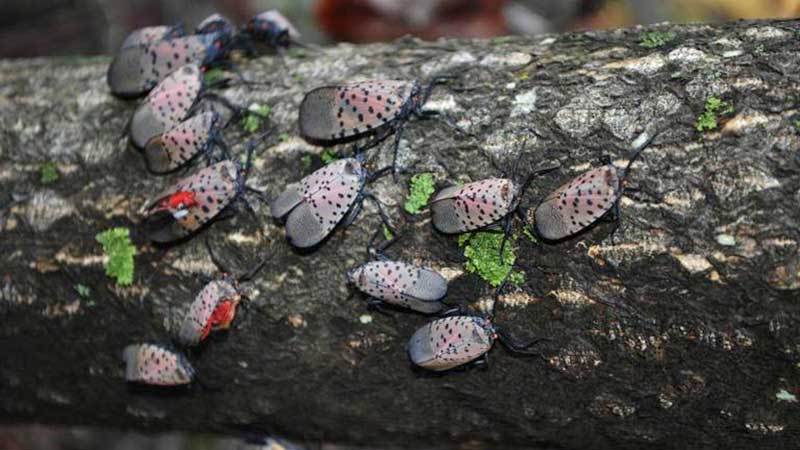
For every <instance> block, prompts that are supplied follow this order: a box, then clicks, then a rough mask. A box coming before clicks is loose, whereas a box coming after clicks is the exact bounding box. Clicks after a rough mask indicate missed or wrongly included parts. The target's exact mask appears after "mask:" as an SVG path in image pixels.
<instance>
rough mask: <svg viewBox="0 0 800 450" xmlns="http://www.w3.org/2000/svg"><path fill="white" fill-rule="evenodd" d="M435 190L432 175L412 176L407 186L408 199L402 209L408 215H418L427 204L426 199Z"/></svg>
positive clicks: (419, 174) (420, 174)
mask: <svg viewBox="0 0 800 450" xmlns="http://www.w3.org/2000/svg"><path fill="white" fill-rule="evenodd" d="M435 190H436V189H435V188H434V186H433V174H432V173H418V174H416V175H414V176H413V177H411V182H410V183H409V185H408V198H406V202H405V204H404V205H403V208H404V209H405V210H406V212H408V213H409V214H419V212H420V211H421V210H422V208H424V207H425V205H427V204H428V199H429V198H430V197H431V195H433V193H434V191H435Z"/></svg>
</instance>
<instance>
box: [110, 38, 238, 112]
mask: <svg viewBox="0 0 800 450" xmlns="http://www.w3.org/2000/svg"><path fill="white" fill-rule="evenodd" d="M231 47H232V41H231V37H230V36H229V35H228V34H227V33H226V32H225V31H215V32H208V33H201V34H193V35H190V36H178V37H170V36H166V37H165V38H162V39H156V40H144V41H142V40H138V41H136V42H134V43H133V44H132V45H129V46H127V47H123V48H121V49H120V50H119V51H118V52H117V54H116V55H115V57H114V60H113V61H112V62H111V65H110V66H109V68H108V76H107V81H108V86H109V87H110V88H111V93H113V94H114V95H117V96H119V97H138V96H140V95H143V94H146V93H147V92H149V91H150V90H151V89H153V87H155V86H156V85H157V84H158V83H159V82H160V81H161V80H163V79H164V78H165V77H167V76H168V75H169V74H170V73H172V72H173V71H175V70H177V69H179V68H181V67H182V66H185V65H187V64H196V65H198V66H200V67H204V68H208V67H212V66H213V65H216V64H220V63H221V62H222V61H224V59H225V58H226V57H227V55H228V52H229V51H230V50H231Z"/></svg>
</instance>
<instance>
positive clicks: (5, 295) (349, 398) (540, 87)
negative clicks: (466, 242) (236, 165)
mask: <svg viewBox="0 0 800 450" xmlns="http://www.w3.org/2000/svg"><path fill="white" fill-rule="evenodd" d="M647 31H660V32H671V33H674V40H672V41H670V42H668V43H667V44H666V45H664V46H662V47H658V48H653V49H648V48H645V47H643V46H641V45H640V40H641V38H642V35H643V33H645V32H647ZM798 36H800V22H799V21H795V20H792V21H765V22H736V23H731V24H724V25H713V26H712V25H658V26H655V27H652V28H637V29H622V30H610V31H592V32H585V33H574V34H565V35H552V36H540V37H534V38H524V37H514V38H503V39H495V40H489V41H485V40H484V41H480V40H476V41H469V40H458V41H456V40H440V41H436V42H421V41H417V40H413V39H403V40H400V41H398V42H395V43H391V44H380V45H368V46H353V45H345V44H342V45H338V46H336V47H332V48H325V49H319V50H309V51H304V52H302V53H301V52H290V53H289V55H287V56H286V57H285V58H284V61H283V62H282V61H281V60H280V59H279V58H276V57H263V58H260V59H257V60H251V61H241V62H240V66H241V69H242V71H243V73H244V76H245V77H247V78H248V79H252V80H258V81H261V82H265V83H267V84H266V85H263V86H254V87H252V88H247V87H244V86H241V85H239V86H234V87H231V88H228V89H226V90H223V91H221V93H222V94H223V95H225V96H227V97H228V98H230V99H231V100H232V101H235V102H238V103H240V104H249V103H251V102H258V103H261V104H265V105H269V106H270V107H272V113H271V119H272V122H273V124H274V128H275V133H274V134H273V135H272V136H271V137H269V138H268V139H267V143H266V144H263V145H262V146H261V147H259V152H258V154H257V157H256V159H255V166H254V167H255V168H254V170H253V172H252V174H251V176H250V179H249V181H248V184H250V185H252V186H254V187H256V188H259V189H263V190H266V192H267V193H268V195H269V196H270V198H274V197H275V196H276V195H277V194H278V193H279V192H281V191H282V189H283V187H284V186H285V185H286V184H287V183H290V182H294V181H296V180H298V179H299V178H300V177H301V176H303V175H305V174H307V173H309V172H310V171H311V170H313V169H314V168H315V167H317V166H318V165H319V164H321V162H320V160H319V158H318V157H317V156H314V157H313V158H312V159H311V164H310V167H309V166H308V164H306V163H307V162H308V160H306V162H305V163H304V159H303V158H302V157H303V156H304V155H306V154H312V155H318V154H319V153H320V151H321V148H319V147H314V146H311V145H309V144H306V143H305V142H303V141H302V139H300V138H299V137H296V129H297V128H296V117H297V107H298V105H299V103H300V101H301V99H302V96H303V94H304V92H306V91H308V90H309V89H311V88H313V87H315V86H318V85H323V84H331V83H334V82H339V81H347V80H354V79H359V78H360V79H363V78H406V79H420V80H425V79H428V78H430V77H432V76H433V75H435V74H441V73H456V74H459V75H461V80H460V81H457V82H455V83H452V84H450V86H449V88H448V87H447V86H443V87H437V88H436V90H435V91H434V95H433V97H432V98H431V100H430V102H429V103H428V105H427V106H426V108H427V109H429V110H432V111H437V112H440V113H445V114H447V115H448V116H451V117H453V118H454V119H455V120H456V122H457V123H458V125H459V126H461V127H463V128H465V129H467V130H468V131H469V132H470V133H472V134H474V137H470V136H466V135H463V134H459V133H457V132H455V131H453V130H452V129H450V128H448V127H446V126H444V125H442V123H441V122H440V121H436V120H416V119H413V120H411V121H410V122H409V124H408V126H407V127H406V129H405V133H404V135H403V140H402V145H401V152H400V162H401V164H402V165H403V166H405V167H409V168H412V170H413V171H414V172H425V171H429V172H433V173H434V174H435V176H436V178H437V182H438V184H439V186H445V185H447V184H451V183H454V182H457V181H469V180H478V179H481V178H485V177H488V176H499V175H501V172H500V171H501V170H502V169H509V168H511V167H512V166H513V165H514V161H515V160H516V158H517V155H518V154H519V152H520V151H521V149H522V147H523V143H524V157H523V159H522V164H521V172H522V173H525V171H526V170H531V169H533V168H534V167H539V166H542V165H545V164H551V163H559V164H560V166H561V168H560V169H559V171H557V172H555V173H551V174H548V175H544V176H541V177H538V178H536V179H535V180H534V182H533V183H532V185H531V186H530V188H529V189H528V191H527V192H526V194H525V197H524V199H523V205H522V207H523V208H527V210H528V212H529V213H530V212H532V210H533V207H535V205H536V204H537V203H538V202H539V201H541V199H542V198H544V196H546V195H547V194H548V193H549V192H551V191H552V190H553V189H555V188H557V187H558V186H560V185H561V184H563V183H564V182H566V181H567V180H569V179H571V178H572V177H574V176H576V175H577V174H579V173H580V172H582V171H584V170H586V169H588V168H589V167H591V166H592V165H597V164H599V163H598V159H599V157H600V156H601V155H604V154H609V155H611V157H612V159H613V160H614V161H616V163H617V165H618V166H619V165H622V164H623V163H624V161H625V159H626V156H627V154H626V153H625V152H624V150H623V149H624V148H626V147H628V146H629V145H630V143H631V142H632V141H633V140H634V139H635V138H636V137H637V136H639V134H640V133H642V132H643V131H645V130H650V129H651V128H653V127H656V126H659V127H661V128H662V129H663V131H662V132H661V134H659V135H658V137H657V138H656V139H655V141H654V142H653V144H652V145H651V147H650V148H649V149H648V150H646V151H645V153H644V157H643V158H642V160H640V161H638V162H637V163H636V164H635V165H634V166H633V169H632V171H631V176H630V184H631V185H632V186H634V187H636V188H638V189H639V191H638V192H636V191H632V192H630V195H628V196H626V197H625V199H624V201H623V202H622V220H623V221H622V227H621V229H620V231H619V232H618V233H617V236H616V238H615V241H614V242H613V243H612V242H611V239H610V238H609V232H610V230H611V225H610V224H607V223H601V224H599V225H598V226H596V227H594V228H592V229H591V230H589V231H588V232H586V233H584V234H581V235H579V236H576V237H574V238H571V239H568V240H566V241H564V242H560V243H556V244H551V243H543V242H536V241H532V240H529V239H527V238H524V237H520V239H519V240H518V241H517V244H516V245H517V247H518V250H517V253H518V255H519V258H518V263H517V267H518V268H519V269H520V270H523V271H524V272H525V274H526V282H525V284H524V285H523V286H522V287H520V288H512V289H509V290H507V291H506V293H505V294H504V295H503V296H502V297H501V299H500V301H499V302H498V304H497V305H496V311H495V312H496V316H495V320H496V323H498V324H500V325H501V326H503V327H504V328H505V329H507V330H509V331H510V332H511V333H513V334H514V335H516V336H519V337H520V338H531V337H534V336H539V337H547V338H549V339H550V341H548V342H545V343H544V344H542V345H541V346H540V347H539V348H540V349H542V351H543V352H544V358H523V357H514V356H513V355H511V354H510V353H508V352H507V351H505V350H504V349H502V348H499V347H500V346H499V345H497V346H495V347H496V348H494V349H493V350H492V351H491V364H490V366H489V368H488V369H486V370H465V371H457V372H454V373H448V374H445V375H443V376H420V374H419V373H418V372H416V371H413V370H411V367H410V363H409V361H408V358H407V356H406V351H405V345H406V342H407V339H408V338H409V337H410V336H411V334H412V333H413V331H414V330H415V329H417V328H418V327H420V326H422V325H423V324H425V323H427V322H428V321H429V320H430V318H428V317H424V316H420V315H416V314H407V313H402V312H393V315H391V316H385V315H382V314H376V313H374V312H369V311H367V309H366V299H365V297H364V296H363V295H361V294H358V293H356V292H355V291H354V289H353V288H352V287H349V286H348V285H347V283H346V278H345V273H344V272H345V269H346V268H348V267H351V266H353V265H355V264H357V263H359V262H362V261H363V260H364V258H365V251H364V247H365V245H366V242H367V240H368V238H369V236H370V235H371V234H372V232H373V231H374V230H375V229H376V227H378V226H379V223H380V222H379V220H378V217H377V214H376V211H375V209H374V208H373V207H371V206H370V205H367V206H366V207H365V211H364V212H363V213H362V214H361V216H360V217H359V218H358V219H357V220H356V221H355V222H354V223H353V225H351V226H349V227H347V228H346V229H339V230H337V231H335V233H334V234H333V236H332V237H331V238H330V239H328V240H327V241H326V242H325V243H324V244H323V245H321V246H320V248H318V249H316V251H313V252H307V253H301V252H297V251H294V250H293V249H292V248H291V247H290V246H289V245H288V243H287V242H286V241H285V238H284V230H283V228H282V226H281V224H280V223H277V222H274V221H272V220H271V219H269V218H268V208H266V207H265V206H264V205H261V204H259V203H257V202H254V203H253V206H254V207H255V208H256V210H257V211H258V215H259V216H260V220H261V222H263V223H262V224H258V223H257V222H255V221H254V220H253V218H252V217H251V215H249V214H246V213H244V212H243V213H241V214H237V215H236V216H234V217H233V218H232V219H229V220H224V221H220V222H218V223H216V224H214V225H213V226H211V227H210V228H208V229H207V230H205V231H204V232H203V233H202V234H201V235H199V236H198V237H196V238H194V239H191V240H189V241H188V242H186V243H184V244H181V245H178V246H173V247H169V248H159V247H155V246H153V245H152V244H149V243H148V242H147V240H146V238H145V237H144V236H143V235H142V234H141V232H140V231H139V230H138V228H137V224H138V223H139V221H140V220H141V218H142V211H143V205H145V204H146V203H147V201H148V200H149V199H151V198H152V196H153V195H155V194H157V193H158V192H160V191H161V189H162V188H163V187H165V186H167V185H168V184H169V183H171V182H172V181H174V179H175V176H168V177H157V176H154V175H151V174H149V173H148V172H147V171H146V169H145V166H144V163H143V160H142V158H141V156H140V155H139V154H138V153H137V152H136V151H135V150H132V149H130V148H126V146H127V143H126V139H125V138H123V137H121V135H122V134H123V131H124V130H125V127H126V124H127V121H128V120H129V117H130V116H131V113H132V111H133V109H134V108H135V102H129V101H123V100H119V99H116V98H114V97H112V96H111V95H110V94H109V91H108V88H107V86H106V81H105V73H106V69H107V66H108V63H109V59H108V58H105V57H102V58H93V59H85V58H84V59H28V60H6V61H2V62H0V68H2V70H1V71H0V74H1V75H0V130H1V131H0V145H2V147H0V160H2V161H3V162H2V166H0V167H1V169H0V187H1V189H0V191H1V192H2V195H3V198H2V199H0V202H2V203H3V204H4V205H5V206H4V209H3V211H2V213H1V214H2V215H1V216H0V230H2V231H1V232H0V236H1V237H2V239H1V240H0V248H2V252H1V253H0V272H2V273H3V274H4V279H3V281H2V285H0V288H1V289H0V311H2V317H3V327H2V328H0V354H1V355H2V358H1V360H2V363H0V417H2V418H3V420H4V421H8V422H20V421H22V422H27V421H37V422H46V423H59V424H84V425H101V426H109V427H136V428H142V429H154V430H155V429H180V430H189V431H204V432H207V431H216V432H221V433H228V434H237V433H239V432H240V431H242V430H249V431H253V432H268V433H277V434H280V435H283V436H286V437H289V438H292V439H297V440H307V441H311V442H316V441H324V442H334V443H338V444H343V445H353V446H363V447H370V448H376V447H382V448H383V447H385V448H491V449H498V448H514V447H516V448H522V447H525V448H614V449H642V448H659V449H664V448H681V449H682V448H722V447H727V448H790V447H792V446H795V445H797V442H798V441H799V440H800V435H798V431H797V430H798V427H800V419H799V418H800V414H798V407H799V406H798V403H797V401H796V396H797V395H800V391H798V389H800V331H798V330H799V329H800V328H798V325H799V324H800V302H798V289H800V250H799V249H798V240H800V228H799V227H800V213H799V212H798V201H800V161H799V160H798V149H800V136H799V135H798V133H799V132H800V131H799V129H800V124H798V123H797V122H796V120H798V119H799V118H800V117H799V116H798V114H799V113H798V99H800V89H799V88H798V76H797V67H798V66H800V40H798ZM712 96H714V97H717V98H720V99H722V100H724V101H727V102H729V103H731V104H732V105H733V107H734V111H733V112H732V113H731V114H730V115H729V116H728V117H727V118H724V119H722V121H721V123H720V125H719V127H718V128H717V129H715V130H712V131H706V132H702V133H701V132H698V131H697V130H696V129H695V122H696V121H697V119H698V117H699V116H700V115H701V114H702V113H703V110H704V105H705V102H706V100H707V99H708V98H710V97H712ZM653 129H655V128H653ZM223 134H224V136H225V139H226V140H227V141H228V142H229V144H231V145H234V147H235V148H234V150H235V151H238V152H239V153H241V152H242V151H243V148H244V147H245V145H246V144H247V142H248V140H249V139H251V136H250V135H247V134H246V133H244V132H243V131H241V129H240V128H239V127H238V126H236V127H231V128H229V129H226V130H225V131H224V132H223ZM391 141H392V139H391V138H390V139H389V140H387V142H385V143H384V144H382V146H381V147H380V149H377V150H372V151H370V152H369V155H370V158H371V159H373V160H377V161H373V163H371V166H372V167H381V166H383V165H385V164H386V163H387V162H388V161H390V158H391ZM376 155H379V156H376ZM47 162H52V163H55V164H56V166H57V168H58V171H59V174H60V178H59V179H58V180H57V181H56V182H54V183H52V184H49V185H43V184H41V183H40V180H39V176H40V175H39V168H40V166H41V164H43V163H47ZM407 179H408V175H405V174H404V175H402V176H401V180H400V182H398V183H395V182H394V181H393V180H392V177H384V178H382V179H380V180H379V181H377V182H375V183H373V184H372V185H370V186H369V189H370V190H371V191H373V192H375V193H376V194H377V195H378V197H379V198H380V199H381V200H382V201H384V202H385V203H387V204H388V205H389V207H388V210H389V214H390V216H391V217H392V219H393V221H394V224H395V225H396V226H397V227H398V228H400V229H402V230H404V231H405V233H404V238H403V240H402V241H401V243H400V244H399V245H396V246H394V247H392V248H390V249H389V250H388V253H389V255H390V256H392V257H394V258H398V259H403V260H411V261H415V262H419V263H423V264H426V265H428V266H431V267H433V268H436V269H438V270H441V271H442V272H443V273H445V274H446V275H447V276H448V277H449V278H450V291H449V294H448V297H447V298H448V301H449V302H451V303H454V304H458V303H464V304H468V305H470V306H472V307H475V308H478V305H479V304H481V302H483V301H485V300H487V299H490V298H491V292H492V291H491V289H490V288H489V287H488V286H487V285H486V284H485V283H484V282H483V281H481V279H480V278H478V277H477V276H476V275H475V274H472V273H469V272H467V271H465V270H464V265H463V264H464V257H463V254H462V252H463V249H461V248H459V246H458V244H457V242H456V237H454V236H445V235H441V234H439V233H437V232H435V231H434V230H433V228H432V226H431V224H430V217H429V215H428V213H427V212H425V213H423V214H421V215H418V216H411V215H408V214H405V213H404V212H402V203H403V201H404V199H405V196H406V195H407ZM240 209H242V208H240ZM242 211H244V210H243V209H242ZM112 226H125V227H130V228H131V231H132V237H133V241H134V243H135V244H136V245H137V248H138V254H137V255H136V273H135V280H134V283H133V285H132V286H130V287H118V286H115V285H114V283H113V282H112V281H111V280H110V279H109V278H107V277H106V276H105V274H104V269H103V266H102V262H103V258H102V252H101V249H100V246H99V245H98V244H97V243H96V241H95V238H94V236H95V235H96V234H97V233H99V232H101V231H103V230H105V229H107V228H110V227H112ZM515 230H517V233H518V234H520V235H521V233H520V230H521V224H520V223H516V224H515ZM204 235H207V236H209V238H210V240H211V242H212V243H213V245H215V248H216V249H217V252H218V253H220V255H221V257H222V258H223V259H224V260H225V261H226V262H227V263H228V265H230V266H231V269H232V271H233V272H236V273H241V272H243V271H245V270H246V268H248V267H249V266H251V265H252V264H254V263H255V261H257V260H258V259H259V258H260V257H262V256H264V255H269V257H270V260H269V262H268V264H267V266H266V268H265V269H264V270H262V271H261V272H260V273H259V275H258V276H257V277H256V278H255V280H254V281H252V282H249V283H245V284H244V287H245V289H246V290H247V292H248V293H249V297H250V300H249V301H247V302H246V305H247V306H246V307H245V308H244V309H243V310H242V311H241V312H240V315H239V317H238V318H237V320H236V322H235V326H234V329H232V330H231V331H230V332H228V333H221V334H220V333H218V334H214V335H212V337H211V338H210V339H209V341H208V342H207V343H206V344H205V345H204V346H203V347H202V349H199V350H193V351H191V352H190V353H189V357H190V359H191V361H192V363H193V364H194V365H195V367H196V368H197V370H198V373H199V375H200V377H201V381H202V382H203V386H196V387H194V388H192V389H189V390H187V391H186V392H181V393H176V394H171V395H166V394H162V395H157V394H152V393H141V392H133V391H131V390H130V389H129V388H128V387H127V386H126V384H125V382H124V381H123V367H122V362H121V358H120V354H121V351H122V349H123V347H124V346H125V345H127V344H129V343H134V342H140V341H153V342H162V343H169V342H170V341H171V339H172V336H173V335H174V333H175V331H176V327H177V323H178V322H177V321H178V318H179V317H180V315H181V313H182V312H183V311H185V309H186V308H187V307H188V304H189V303H190V301H191V300H192V299H193V296H194V294H195V293H197V292H198V291H199V290H200V289H201V288H202V286H203V283H204V281H203V277H204V276H215V275H217V274H218V272H217V271H216V268H215V266H214V265H213V264H212V263H211V261H210V259H209V257H208V255H207V253H206V251H205V247H204V245H203V237H204ZM77 283H80V284H83V285H86V286H88V287H90V289H91V293H90V295H89V296H88V298H84V297H81V296H80V295H79V294H78V293H77V292H76V291H75V290H74V288H73V287H74V285H76V284H77ZM608 305H617V306H616V307H613V306H608ZM478 309H479V308H478ZM370 319H371V321H370ZM365 322H368V323H365Z"/></svg>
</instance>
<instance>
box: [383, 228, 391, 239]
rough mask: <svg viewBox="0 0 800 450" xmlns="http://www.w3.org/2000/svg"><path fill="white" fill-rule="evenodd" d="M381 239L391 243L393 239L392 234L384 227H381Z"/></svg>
mask: <svg viewBox="0 0 800 450" xmlns="http://www.w3.org/2000/svg"><path fill="white" fill-rule="evenodd" d="M383 238H384V239H386V240H387V241H391V240H392V239H393V238H394V233H392V230H390V229H389V227H387V226H386V225H384V226H383Z"/></svg>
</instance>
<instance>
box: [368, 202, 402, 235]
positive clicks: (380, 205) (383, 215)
mask: <svg viewBox="0 0 800 450" xmlns="http://www.w3.org/2000/svg"><path fill="white" fill-rule="evenodd" d="M361 196H362V201H363V200H370V201H372V203H373V204H374V205H375V207H376V208H378V215H379V216H380V217H381V222H383V225H384V226H385V227H386V228H388V229H389V231H390V232H391V233H392V235H395V234H397V232H396V231H395V229H394V227H393V226H392V222H391V220H389V216H388V215H387V214H386V211H384V210H383V203H381V201H380V200H378V198H377V197H375V194H373V193H372V192H364V193H362V194H361Z"/></svg>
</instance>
